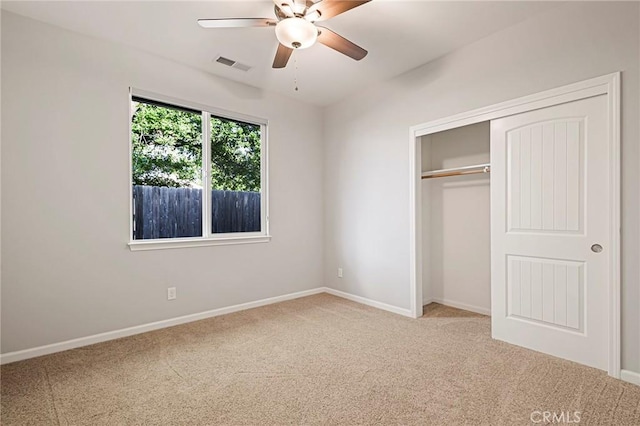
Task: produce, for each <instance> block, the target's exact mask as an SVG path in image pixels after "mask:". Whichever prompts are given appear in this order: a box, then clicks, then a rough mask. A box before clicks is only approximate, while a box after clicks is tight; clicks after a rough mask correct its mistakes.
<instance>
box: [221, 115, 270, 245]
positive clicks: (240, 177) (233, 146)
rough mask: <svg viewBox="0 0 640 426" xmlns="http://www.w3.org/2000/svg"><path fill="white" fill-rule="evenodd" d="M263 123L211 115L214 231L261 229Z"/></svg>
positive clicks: (252, 230) (254, 230)
mask: <svg viewBox="0 0 640 426" xmlns="http://www.w3.org/2000/svg"><path fill="white" fill-rule="evenodd" d="M260 133H261V127H260V126H259V125H257V124H249V123H243V122H241V121H234V120H229V119H226V118H220V117H211V232H212V233H214V234H216V233H226V232H259V231H260V230H261V224H260V217H261V216H260V197H261V194H260V155H261V146H260V142H261V135H260Z"/></svg>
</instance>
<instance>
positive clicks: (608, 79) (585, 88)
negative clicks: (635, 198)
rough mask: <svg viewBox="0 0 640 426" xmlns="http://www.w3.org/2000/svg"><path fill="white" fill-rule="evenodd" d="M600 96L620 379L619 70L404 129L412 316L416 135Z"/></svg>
mask: <svg viewBox="0 0 640 426" xmlns="http://www.w3.org/2000/svg"><path fill="white" fill-rule="evenodd" d="M598 95H606V96H607V103H608V113H609V117H608V122H609V139H608V143H609V150H610V153H611V155H610V158H611V165H610V166H611V167H610V170H611V179H610V188H609V194H610V195H609V196H610V197H611V199H610V205H611V209H612V211H611V214H610V217H611V223H610V228H611V238H612V249H611V250H610V252H609V253H610V265H611V276H610V287H609V303H608V316H609V328H608V330H609V362H608V373H609V375H610V376H612V377H615V378H620V73H619V72H616V73H613V74H608V75H604V76H601V77H596V78H592V79H589V80H585V81H581V82H579V83H574V84H570V85H567V86H563V87H558V88H556V89H551V90H547V91H544V92H540V93H536V94H533V95H529V96H524V97H522V98H518V99H514V100H510V101H506V102H502V103H499V104H495V105H491V106H488V107H484V108H479V109H475V110H472V111H467V112H464V113H461V114H456V115H453V116H449V117H445V118H441V119H438V120H433V121H429V122H427V123H423V124H418V125H416V126H412V127H411V128H410V129H409V177H410V179H409V212H410V218H409V240H410V247H409V253H410V256H409V268H410V270H409V277H410V299H411V300H410V306H411V314H412V316H413V317H414V318H418V317H421V316H422V300H423V294H422V261H418V260H419V259H422V223H421V222H422V221H421V218H422V191H421V185H420V182H421V146H420V139H419V138H420V137H421V136H424V135H429V134H432V133H436V132H441V131H444V130H450V129H454V128H456V127H462V126H467V125H470V124H475V123H480V122H483V121H489V120H493V119H497V118H502V117H506V116H509V115H514V114H519V113H522V112H527V111H533V110H536V109H540V108H546V107H550V106H553V105H558V104H563V103H566V102H571V101H577V100H580V99H585V98H589V97H592V96H598Z"/></svg>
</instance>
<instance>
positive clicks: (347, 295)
mask: <svg viewBox="0 0 640 426" xmlns="http://www.w3.org/2000/svg"><path fill="white" fill-rule="evenodd" d="M324 291H325V292H326V293H329V294H333V295H334V296H338V297H342V298H343V299H347V300H351V301H354V302H358V303H362V304H363V305H367V306H371V307H374V308H378V309H382V310H383V311H389V312H393V313H394V314H398V315H402V316H405V317H409V318H413V315H411V310H409V309H404V308H399V307H397V306H393V305H387V304H386V303H382V302H377V301H375V300H372V299H367V298H366V297H362V296H356V295H354V294H351V293H345V292H344V291H340V290H335V289H333V288H329V287H325V288H324Z"/></svg>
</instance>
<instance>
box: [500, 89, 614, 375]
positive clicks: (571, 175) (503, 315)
mask: <svg viewBox="0 0 640 426" xmlns="http://www.w3.org/2000/svg"><path fill="white" fill-rule="evenodd" d="M607 117H608V114H607V97H606V96H597V97H592V98H588V99H583V100H580V101H575V102H570V103H566V104H561V105H557V106H553V107H549V108H543V109H539V110H535V111H531V112H526V113H522V114H518V115H514V116H510V117H506V118H501V119H498V120H494V121H492V122H491V217H492V218H491V228H492V229H491V247H492V249H491V257H492V261H491V262H492V265H491V266H492V268H491V273H492V282H491V302H492V335H493V337H494V338H495V339H499V340H503V341H505V342H509V343H513V344H516V345H519V346H524V347H527V348H530V349H533V350H537V351H540V352H544V353H547V354H550V355H554V356H558V357H561V358H565V359H569V360H572V361H576V362H579V363H582V364H586V365H589V366H592V367H596V368H599V369H603V370H606V369H607V362H608V348H609V342H608V338H609V336H608V333H609V331H608V330H609V329H608V326H609V325H608V318H609V316H608V312H609V310H608V309H609V308H608V307H609V300H608V295H609V292H608V286H609V285H610V283H609V277H610V276H611V275H610V268H611V265H610V260H609V252H608V250H610V249H611V248H610V247H609V246H608V245H609V244H610V241H611V238H610V237H611V235H610V230H609V215H610V214H611V213H610V211H611V208H610V207H611V206H610V203H611V201H610V199H611V198H610V196H609V194H608V188H609V187H610V185H609V179H610V177H609V176H610V170H609V167H610V166H609V164H610V162H609V155H610V154H609V150H608V143H607V140H608V139H607V137H608V123H607V121H608V120H607Z"/></svg>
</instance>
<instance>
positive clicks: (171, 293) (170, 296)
mask: <svg viewBox="0 0 640 426" xmlns="http://www.w3.org/2000/svg"><path fill="white" fill-rule="evenodd" d="M175 298H176V288H175V287H169V288H168V289H167V300H174V299H175Z"/></svg>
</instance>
